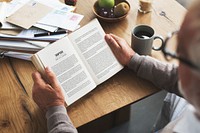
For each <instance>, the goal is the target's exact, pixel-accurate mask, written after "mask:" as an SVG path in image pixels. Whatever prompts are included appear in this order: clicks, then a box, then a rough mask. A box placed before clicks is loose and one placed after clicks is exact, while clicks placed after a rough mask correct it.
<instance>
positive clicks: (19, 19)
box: [6, 1, 53, 29]
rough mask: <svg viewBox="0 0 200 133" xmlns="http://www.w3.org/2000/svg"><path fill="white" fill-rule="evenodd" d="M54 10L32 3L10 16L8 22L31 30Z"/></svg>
mask: <svg viewBox="0 0 200 133" xmlns="http://www.w3.org/2000/svg"><path fill="white" fill-rule="evenodd" d="M52 10H53V9H52V8H50V7H48V6H46V5H43V4H40V3H39V2H36V1H30V2H28V3H26V4H25V5H24V6H23V7H21V8H20V9H19V10H17V11H16V12H15V13H13V14H12V15H10V16H8V17H7V18H6V21H7V22H10V23H12V24H15V25H18V26H20V27H23V28H25V29H29V28H30V27H31V26H33V25H34V24H36V22H37V21H39V20H40V19H42V18H43V17H44V16H46V15H47V14H48V13H49V12H50V11H52Z"/></svg>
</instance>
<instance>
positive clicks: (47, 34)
mask: <svg viewBox="0 0 200 133" xmlns="http://www.w3.org/2000/svg"><path fill="white" fill-rule="evenodd" d="M65 33H67V31H66V30H59V31H55V32H45V33H37V34H34V37H41V36H51V35H60V34H65Z"/></svg>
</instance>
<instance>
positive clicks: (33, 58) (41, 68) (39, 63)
mask: <svg viewBox="0 0 200 133" xmlns="http://www.w3.org/2000/svg"><path fill="white" fill-rule="evenodd" d="M31 61H32V63H33V64H34V66H35V67H36V69H37V70H38V71H39V72H40V73H41V74H42V75H44V68H45V66H44V65H43V63H42V61H41V60H40V58H39V57H38V55H37V54H34V55H33V56H31Z"/></svg>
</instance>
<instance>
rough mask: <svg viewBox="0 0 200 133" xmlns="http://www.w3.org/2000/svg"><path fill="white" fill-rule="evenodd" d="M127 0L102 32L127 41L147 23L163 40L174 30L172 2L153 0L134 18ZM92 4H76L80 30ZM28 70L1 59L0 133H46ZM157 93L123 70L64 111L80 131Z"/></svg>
mask: <svg viewBox="0 0 200 133" xmlns="http://www.w3.org/2000/svg"><path fill="white" fill-rule="evenodd" d="M128 1H129V3H130V5H131V10H130V13H129V15H128V16H127V18H126V19H125V20H123V21H121V22H117V23H104V22H100V23H101V25H102V27H103V28H104V30H105V32H106V33H114V34H117V35H119V36H121V37H123V38H125V39H126V40H127V42H129V43H130V42H131V31H132V29H133V27H134V26H135V25H136V24H148V25H151V26H152V27H153V28H154V29H155V31H156V33H157V34H160V35H163V36H166V34H167V33H168V32H169V31H173V30H175V29H178V28H179V26H180V24H181V22H182V19H183V16H184V14H185V12H186V10H185V9H184V8H183V7H182V6H181V5H179V4H178V3H177V2H176V1H174V0H167V1H166V0H154V3H153V12H151V13H149V14H139V13H138V11H137V8H138V2H137V0H128ZM94 2H95V0H78V2H77V9H76V12H77V13H80V14H83V15H84V19H83V20H82V21H81V26H82V25H85V24H86V23H87V22H89V21H90V20H92V19H93V18H95V16H94V14H93V12H92V6H93V3H94ZM161 11H164V12H165V13H166V15H167V17H163V16H161V15H160V12H161ZM152 56H153V57H155V58H157V59H159V60H163V57H162V55H161V54H160V52H153V53H152ZM12 67H13V68H12ZM13 70H14V71H15V72H16V74H15V73H14V71H13ZM33 71H35V68H34V67H33V65H32V63H31V62H28V61H23V60H18V59H8V58H5V59H0V82H1V88H0V133H15V132H17V133H23V132H24V133H32V132H33V133H34V132H41V133H43V132H46V120H45V118H44V115H43V114H42V113H41V112H40V110H39V109H38V107H37V105H36V104H35V103H34V102H33V100H32V95H31V89H32V84H33V81H32V79H31V73H32V72H33ZM17 78H19V80H20V82H21V83H22V85H21V84H20V82H19V81H18V80H17ZM23 88H24V89H25V90H24V89H23ZM157 91H158V89H157V88H156V87H154V86H153V85H152V84H151V83H149V82H148V81H144V80H142V79H140V78H138V77H137V76H136V75H135V73H133V72H131V71H130V70H128V69H127V68H125V69H123V70H122V71H120V72H119V73H118V74H116V75H115V76H114V77H112V78H111V79H109V80H108V81H106V82H104V83H103V84H101V85H99V86H98V87H97V88H96V89H95V90H93V91H92V92H91V93H89V94H88V95H86V96H84V97H83V98H81V99H80V100H78V101H77V102H75V103H74V104H73V105H71V106H70V107H68V108H67V110H68V113H69V116H70V118H71V119H72V121H73V123H74V125H75V126H76V127H80V126H82V125H84V124H86V123H89V122H91V121H93V120H95V119H98V118H100V117H102V116H104V115H106V114H108V113H111V112H113V111H115V110H118V109H120V108H122V107H124V106H127V105H130V104H131V103H134V102H136V101H138V100H140V99H142V98H144V97H147V96H149V95H151V94H153V93H155V92H157Z"/></svg>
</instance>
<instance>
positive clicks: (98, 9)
mask: <svg viewBox="0 0 200 133" xmlns="http://www.w3.org/2000/svg"><path fill="white" fill-rule="evenodd" d="M102 3H103V4H102ZM129 10H130V5H129V3H128V2H127V1H126V0H98V1H96V2H95V4H94V6H93V12H94V13H95V15H96V16H97V17H98V18H99V19H101V20H105V21H107V22H113V21H119V20H122V19H123V18H125V17H126V16H127V14H128V12H129Z"/></svg>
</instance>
